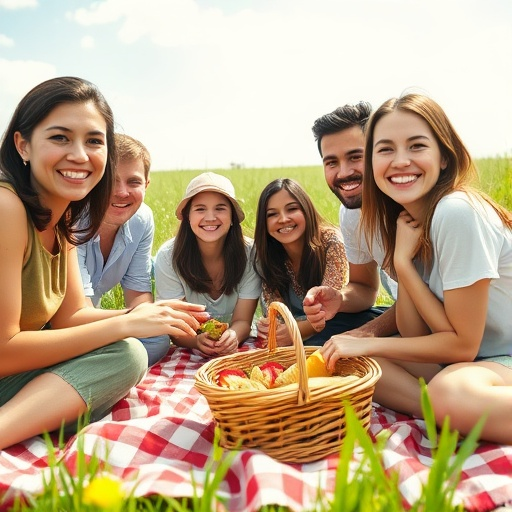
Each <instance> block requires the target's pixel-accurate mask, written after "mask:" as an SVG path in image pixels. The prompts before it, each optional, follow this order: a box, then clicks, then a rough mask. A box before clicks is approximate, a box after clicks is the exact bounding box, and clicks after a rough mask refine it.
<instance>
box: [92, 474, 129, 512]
mask: <svg viewBox="0 0 512 512" xmlns="http://www.w3.org/2000/svg"><path fill="white" fill-rule="evenodd" d="M123 499H124V492H123V489H122V488H121V481H120V480H117V479H116V478H115V477H110V476H101V477H98V478H95V479H94V480H93V481H92V482H91V483H90V484H89V485H88V486H87V487H86V488H85V489H84V493H83V502H84V504H86V505H95V506H97V507H101V508H103V509H107V510H110V509H112V508H114V507H118V506H119V505H120V504H121V503H122V501H123Z"/></svg>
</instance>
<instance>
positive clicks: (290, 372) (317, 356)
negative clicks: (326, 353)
mask: <svg viewBox="0 0 512 512" xmlns="http://www.w3.org/2000/svg"><path fill="white" fill-rule="evenodd" d="M306 371H307V373H308V378H311V377H330V376H331V375H332V373H331V372H330V371H329V370H328V369H327V366H326V365H325V361H324V358H323V357H322V354H321V353H320V350H315V352H313V353H312V354H311V355H310V356H308V357H307V358H306ZM294 382H299V367H298V366H297V363H293V364H292V365H291V366H290V367H288V368H287V369H286V370H285V371H284V372H283V373H282V374H281V375H279V377H277V379H276V381H275V383H274V386H285V385H286V384H293V383H294Z"/></svg>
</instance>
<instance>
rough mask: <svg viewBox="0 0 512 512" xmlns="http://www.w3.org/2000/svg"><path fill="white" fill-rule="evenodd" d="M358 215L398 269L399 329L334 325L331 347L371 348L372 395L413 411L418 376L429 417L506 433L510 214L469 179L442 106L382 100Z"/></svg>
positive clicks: (353, 351)
mask: <svg viewBox="0 0 512 512" xmlns="http://www.w3.org/2000/svg"><path fill="white" fill-rule="evenodd" d="M366 137H367V138H366V152H365V154H366V166H365V175H364V180H363V183H364V185H363V186H364V192H363V206H362V216H363V219H362V222H363V229H364V232H365V233H367V234H368V239H369V240H371V239H372V236H374V235H375V234H376V233H377V232H380V233H381V235H382V240H383V244H384V251H385V260H384V265H385V266H388V265H389V267H391V269H393V270H394V272H395V273H396V275H397V277H398V299H397V303H396V317H397V326H398V328H399V331H400V334H401V338H397V337H395V338H358V339H354V338H350V337H348V336H343V334H341V335H339V336H335V337H333V338H332V339H331V341H329V342H327V343H326V344H325V347H324V349H323V355H324V357H325V359H326V361H327V362H328V364H329V366H333V364H334V362H335V361H336V360H337V359H339V358H340V357H346V356H356V355H367V356H372V357H376V358H377V359H378V361H379V363H380V365H381V367H382V370H383V375H382V378H381V380H380V381H379V382H378V384H377V387H376V392H375V401H377V402H379V403H380V404H382V405H384V406H386V407H390V408H392V409H395V410H398V411H402V412H406V413H409V414H412V415H416V416H421V415H422V410H421V406H420V386H419V382H418V378H419V377H423V378H425V380H426V381H427V383H428V391H429V396H430V399H431V402H432V405H433V407H434V412H435V416H436V420H437V422H438V424H439V425H441V424H442V423H443V421H444V419H445V417H447V416H448V417H449V418H450V425H451V427H452V428H455V429H456V430H458V431H459V432H461V433H462V434H463V435H466V434H468V432H469V431H470V430H471V428H472V427H473V426H474V425H475V423H476V422H477V421H478V419H479V418H480V417H481V416H482V415H484V414H485V415H487V421H486V423H485V426H484V429H483V432H482V438H483V439H486V440H489V441H493V442H497V443H505V444H510V443H512V357H511V355H510V354H512V216H511V214H510V213H509V212H508V211H507V210H505V209H504V208H502V207H501V206H499V205H498V204H497V203H495V202H494V201H492V200H491V199H490V198H488V197H487V196H485V195H484V194H482V193H481V192H479V191H477V190H476V189H474V188H472V187H471V182H472V180H473V178H474V177H476V169H475V167H474V164H473V162H472V160H471V157H470V155H469V153H468V151H467V150H466V148H465V147H464V144H463V143H462V141H461V140H460V138H459V136H458V135H457V133H456V132H455V130H454V128H453V127H452V125H451V123H450V121H449V120H448V119H447V117H446V115H445V113H444V112H443V110H442V109H441V107H440V106H439V105H438V104H437V103H435V102H434V101H433V100H432V99H430V98H428V97H426V96H423V95H417V94H408V95H406V96H403V97H401V98H399V99H392V100H389V101H387V102H385V103H384V104H383V105H382V106H381V107H380V108H379V109H378V110H377V111H376V112H375V114H374V115H373V116H372V118H371V120H370V122H369V125H368V128H367V135H366Z"/></svg>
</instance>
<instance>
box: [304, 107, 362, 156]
mask: <svg viewBox="0 0 512 512" xmlns="http://www.w3.org/2000/svg"><path fill="white" fill-rule="evenodd" d="M371 113H372V106H371V105H370V103H368V102H366V101H360V102H359V103H357V104H355V105H345V106H343V107H338V108H337V109H336V110H334V111H332V112H330V113H329V114H325V115H323V116H322V117H319V118H318V119H317V120H316V121H315V123H314V124H313V127H312V128H311V129H312V130H313V135H314V136H315V140H316V143H317V145H318V152H319V153H320V156H323V155H322V148H321V147H320V145H321V142H322V137H324V136H325V135H331V134H332V133H338V132H341V131H343V130H346V129H348V128H352V127H353V126H359V127H360V128H361V130H362V131H363V132H364V130H365V128H366V123H367V122H368V119H369V118H370V115H371Z"/></svg>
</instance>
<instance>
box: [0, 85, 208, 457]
mask: <svg viewBox="0 0 512 512" xmlns="http://www.w3.org/2000/svg"><path fill="white" fill-rule="evenodd" d="M114 162H115V146H114V119H113V114H112V111H111V109H110V107H109V105H108V104H107V102H106V101H105V98H104V97H103V96H102V94H101V93H100V92H99V91H98V89H97V88H96V87H95V86H94V85H93V84H91V83H90V82H88V81H86V80H83V79H80V78H75V77H61V78H55V79H52V80H48V81H46V82H43V83H41V84H39V85H38V86H36V87H34V88H33V89H32V90H31V91H29V92H28V93H27V94H26V95H25V97H24V98H23V99H22V100H21V102H20V103H19V105H18V106H17V108H16V110H15V112H14V114H13V117H12V119H11V121H10V124H9V126H8V128H7V130H6V132H5V135H4V138H3V140H2V143H1V148H0V169H1V174H0V218H1V219H4V222H2V223H0V254H1V258H0V262H1V263H0V288H1V289H2V290H4V292H7V291H8V293H3V294H1V295H0V449H3V448H6V447H7V446H11V445H12V444H15V443H18V442H20V441H23V440H25V439H28V438H29V437H31V436H34V435H38V434H40V433H42V432H44V431H52V430H55V429H58V428H59V427H60V426H61V425H62V423H63V422H64V423H72V422H74V421H76V419H77V418H78V417H79V416H80V415H81V414H84V413H85V412H86V411H87V409H89V410H90V412H91V418H92V420H94V419H98V418H100V417H102V416H104V415H105V414H106V413H107V412H108V411H109V409H110V408H111V407H112V406H113V405H114V404H115V403H116V402H117V401H118V400H120V399H121V398H122V397H123V396H125V395H126V393H127V392H128V390H129V389H130V388H131V387H132V386H134V385H136V384H137V383H138V382H139V381H140V380H141V379H142V377H143V376H144V374H145V372H146V369H147V353H146V350H145V349H144V347H143V345H142V344H141V343H140V342H139V341H138V340H136V339H135V338H136V337H147V336H157V335H162V334H168V335H176V334H180V333H181V334H183V333H187V334H194V333H195V330H196V329H197V328H198V326H199V322H201V321H204V320H205V319H206V318H205V317H206V315H205V313H202V311H203V310H204V307H203V306H198V305H194V304H186V303H182V302H180V301H160V302H157V303H144V304H140V305H139V306H137V307H136V308H134V309H133V310H119V311H117V310H101V309H95V308H93V307H88V306H87V305H86V303H85V299H84V294H83V288H82V284H81V277H80V272H79V269H78V260H77V255H76V245H77V243H78V240H79V239H80V242H83V241H84V240H88V239H89V238H90V237H91V236H93V234H94V233H95V232H96V231H97V230H98V227H99V225H100V222H101V220H102V218H103V215H104V213H105V211H106V208H107V206H108V198H109V196H110V191H111V186H112V181H113V177H114V171H115V169H114ZM6 219H8V221H7V222H6ZM76 226H80V232H79V231H78V228H77V227H76ZM123 315H124V316H123ZM49 324H51V329H48V328H43V327H45V326H48V325H49ZM56 396H58V397H59V400H58V401H57V400H55V397H56Z"/></svg>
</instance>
